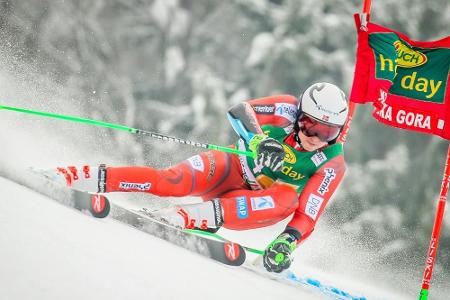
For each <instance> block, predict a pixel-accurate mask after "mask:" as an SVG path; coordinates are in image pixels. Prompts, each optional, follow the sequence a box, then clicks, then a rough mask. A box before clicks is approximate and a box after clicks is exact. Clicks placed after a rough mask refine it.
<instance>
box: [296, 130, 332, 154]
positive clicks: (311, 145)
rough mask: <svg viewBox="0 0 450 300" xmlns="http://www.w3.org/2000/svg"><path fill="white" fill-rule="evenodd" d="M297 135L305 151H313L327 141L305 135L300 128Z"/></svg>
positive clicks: (323, 145)
mask: <svg viewBox="0 0 450 300" xmlns="http://www.w3.org/2000/svg"><path fill="white" fill-rule="evenodd" d="M298 137H299V138H300V142H301V143H302V147H303V148H304V149H305V150H306V151H315V150H317V149H320V148H322V147H325V146H326V145H327V144H328V142H324V141H322V140H321V139H320V138H319V137H318V136H306V135H305V134H304V133H303V132H302V131H301V130H300V131H299V132H298Z"/></svg>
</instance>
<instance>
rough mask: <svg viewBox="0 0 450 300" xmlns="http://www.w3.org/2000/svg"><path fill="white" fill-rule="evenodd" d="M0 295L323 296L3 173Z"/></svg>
mask: <svg viewBox="0 0 450 300" xmlns="http://www.w3.org/2000/svg"><path fill="white" fill-rule="evenodd" d="M0 188H1V191H2V194H1V200H0V228H1V233H0V265H1V268H0V299H20V300H27V299H48V300H50V299H65V300H70V299H85V300H88V299H95V300H98V299H109V300H112V299H121V300H123V299H216V300H219V299H230V298H239V299H244V298H247V297H251V298H252V299H285V300H289V299H299V297H301V296H305V297H306V298H305V299H323V298H322V297H321V296H319V295H314V294H313V293H314V292H308V291H307V290H305V291H303V290H300V289H297V288H294V287H291V286H286V285H282V284H280V283H278V282H276V281H272V280H268V279H265V278H262V277H261V276H258V275H256V274H253V273H250V272H247V271H245V270H243V269H236V268H232V267H227V266H224V265H221V264H219V263H215V262H213V261H211V260H209V259H206V258H203V257H201V256H199V255H196V254H193V253H191V252H189V251H187V250H184V249H182V248H179V247H176V246H173V245H172V244H170V243H168V242H165V241H162V240H160V239H157V238H155V237H152V236H150V235H147V234H145V233H142V232H140V231H137V230H135V229H133V228H131V227H128V226H125V225H123V224H120V223H118V222H115V221H113V220H110V219H103V220H99V219H94V218H91V217H88V216H85V215H83V214H81V213H78V212H77V211H74V210H72V209H69V208H66V207H64V206H62V205H60V204H58V203H57V202H54V201H52V200H50V199H48V198H46V197H44V196H41V195H39V194H37V193H35V192H33V191H31V190H29V189H27V188H25V187H22V186H19V185H17V184H15V183H12V182H10V181H8V180H5V179H3V178H0Z"/></svg>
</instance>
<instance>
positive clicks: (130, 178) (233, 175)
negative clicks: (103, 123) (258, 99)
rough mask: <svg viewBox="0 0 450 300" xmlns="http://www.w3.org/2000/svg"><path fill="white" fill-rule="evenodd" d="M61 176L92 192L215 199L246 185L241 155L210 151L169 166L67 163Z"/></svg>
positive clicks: (72, 186)
mask: <svg viewBox="0 0 450 300" xmlns="http://www.w3.org/2000/svg"><path fill="white" fill-rule="evenodd" d="M57 173H58V174H59V175H61V176H58V177H59V178H60V179H62V180H63V181H64V182H65V183H66V184H67V185H68V186H70V187H71V188H73V189H76V190H81V191H87V192H92V193H98V192H100V193H108V192H147V193H151V194H154V195H157V196H175V197H182V196H188V195H193V196H200V197H202V198H204V199H205V200H208V199H212V198H214V197H216V196H217V195H220V194H223V193H225V192H227V191H230V190H234V189H243V188H246V185H245V183H244V180H243V179H242V175H241V171H240V166H239V160H238V158H237V156H235V155H231V154H227V153H224V152H220V151H214V150H213V151H208V152H204V153H201V154H200V155H195V156H193V157H190V158H188V159H186V160H185V161H183V162H181V163H179V164H177V165H175V166H173V167H170V168H167V169H161V170H159V169H155V168H151V167H105V166H100V167H91V166H82V167H64V168H57Z"/></svg>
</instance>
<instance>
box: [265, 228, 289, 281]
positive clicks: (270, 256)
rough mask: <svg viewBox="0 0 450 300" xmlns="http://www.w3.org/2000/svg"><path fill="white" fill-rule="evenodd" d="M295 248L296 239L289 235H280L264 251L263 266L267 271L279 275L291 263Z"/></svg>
mask: <svg viewBox="0 0 450 300" xmlns="http://www.w3.org/2000/svg"><path fill="white" fill-rule="evenodd" d="M296 247H297V239H296V238H295V237H294V236H292V235H290V234H289V233H286V232H285V233H282V234H281V235H280V236H278V238H277V239H276V240H274V241H273V242H272V243H270V245H269V246H267V248H266V250H265V251H264V257H263V264H264V267H265V268H266V270H267V271H269V272H275V273H281V272H282V271H284V270H287V269H288V268H289V267H290V266H291V263H292V260H293V259H292V252H293V251H294V250H295V248H296Z"/></svg>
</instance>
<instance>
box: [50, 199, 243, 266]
mask: <svg viewBox="0 0 450 300" xmlns="http://www.w3.org/2000/svg"><path fill="white" fill-rule="evenodd" d="M55 200H57V201H58V202H60V203H62V204H64V205H66V206H69V207H72V208H75V209H77V210H79V211H81V212H83V213H87V214H89V215H91V216H93V217H95V218H106V217H108V218H112V219H114V220H116V221H119V222H121V223H124V224H127V225H129V226H132V227H133V228H135V229H138V230H140V231H142V232H145V233H148V234H150V235H152V236H155V237H158V238H161V239H163V240H166V241H168V242H170V243H172V244H175V245H177V246H180V247H182V248H185V249H187V250H190V251H191V252H195V253H198V254H200V255H202V256H205V257H208V258H211V259H213V260H215V261H218V262H220V263H223V264H226V265H229V266H240V265H242V264H243V263H244V262H245V259H246V253H245V249H244V248H243V247H242V246H241V245H239V244H237V243H233V242H231V241H228V240H225V239H223V240H215V239H212V238H211V237H208V236H204V235H198V234H196V233H195V231H184V230H182V229H180V228H177V227H174V226H170V225H169V224H166V223H164V222H162V221H160V220H157V219H155V218H153V217H152V216H151V215H150V213H149V212H147V211H145V210H140V211H135V210H129V209H126V208H124V207H122V206H119V205H117V204H115V203H113V202H111V201H109V199H108V198H107V197H106V196H105V195H102V194H89V193H86V192H80V191H75V190H71V191H69V196H68V197H66V198H65V199H62V200H60V199H55Z"/></svg>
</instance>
